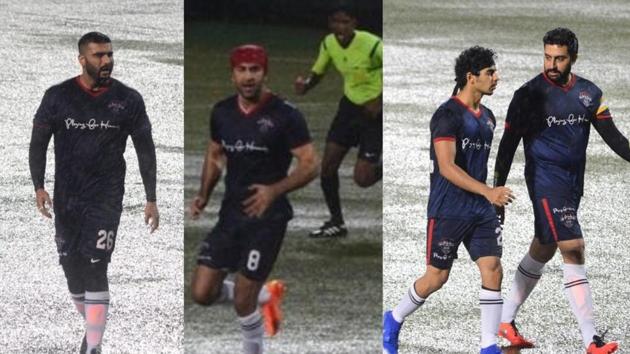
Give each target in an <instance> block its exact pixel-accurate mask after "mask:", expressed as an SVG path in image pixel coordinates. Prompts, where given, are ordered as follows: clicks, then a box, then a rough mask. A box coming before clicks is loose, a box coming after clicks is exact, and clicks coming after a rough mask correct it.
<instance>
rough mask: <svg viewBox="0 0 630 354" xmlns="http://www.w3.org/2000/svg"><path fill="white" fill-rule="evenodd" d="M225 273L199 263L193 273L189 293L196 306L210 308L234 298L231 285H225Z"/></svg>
mask: <svg viewBox="0 0 630 354" xmlns="http://www.w3.org/2000/svg"><path fill="white" fill-rule="evenodd" d="M226 276H227V272H225V271H223V270H220V269H217V268H212V267H209V266H207V265H205V264H203V263H199V264H198V265H197V267H196V268H195V270H194V271H193V276H192V281H191V283H190V292H191V295H192V298H193V301H195V302H196V303H197V304H199V305H202V306H210V305H212V304H213V303H215V302H220V301H228V299H230V298H231V299H233V298H234V286H233V283H231V284H225V283H224V279H225V277H226Z"/></svg>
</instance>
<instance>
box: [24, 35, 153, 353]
mask: <svg viewBox="0 0 630 354" xmlns="http://www.w3.org/2000/svg"><path fill="white" fill-rule="evenodd" d="M78 47H79V63H80V64H81V67H82V68H83V70H82V73H81V75H79V76H76V77H73V78H71V79H69V80H66V81H64V82H62V83H60V84H58V85H55V86H52V87H51V88H49V89H48V90H47V91H46V93H45V94H44V98H43V99H42V102H41V104H40V106H39V109H38V110H37V113H36V114H35V119H34V120H33V131H32V136H31V143H30V151H29V164H30V170H31V176H32V179H33V184H34V186H35V199H36V203H37V208H38V209H39V211H40V212H41V214H42V215H44V216H45V217H47V218H51V214H50V208H51V207H52V208H53V210H54V213H55V241H56V243H57V251H58V253H59V263H60V264H61V266H62V268H63V271H64V274H65V277H66V280H67V282H68V289H69V290H70V294H71V296H72V300H73V301H74V304H75V306H76V309H77V310H78V311H79V313H80V314H81V315H82V316H83V318H84V319H85V329H86V332H85V336H84V338H83V342H82V344H81V349H80V351H81V353H86V352H87V353H90V354H92V353H100V352H101V341H102V338H103V332H104V331H105V323H106V322H107V311H108V306H109V285H108V278H107V267H108V263H109V262H110V260H111V256H112V252H113V251H114V246H115V245H116V238H117V237H118V224H119V223H120V215H121V212H122V200H123V194H124V186H125V160H124V157H123V153H124V152H125V148H126V146H127V138H128V137H129V136H131V139H132V141H133V144H134V147H135V149H136V153H137V155H138V162H139V165H140V174H141V175H142V182H143V183H144V188H145V193H146V200H147V202H146V205H145V208H144V218H145V223H148V225H149V228H150V231H151V232H153V231H154V230H155V229H157V228H158V225H159V220H160V219H159V213H158V208H157V204H156V195H155V189H156V186H155V184H156V160H155V146H154V144H153V138H152V135H151V123H150V122H149V118H148V117H147V113H146V110H145V107H144V101H143V100H142V96H140V94H139V93H138V92H137V91H136V90H134V89H132V88H130V87H127V86H125V85H124V84H123V83H121V82H120V81H118V80H116V79H113V78H112V77H111V73H112V70H113V68H114V51H113V49H112V43H111V40H110V39H109V38H108V37H107V36H106V35H104V34H102V33H98V32H90V33H86V34H85V35H83V36H82V37H81V39H80V40H79V44H78ZM52 136H54V139H55V187H54V199H53V200H54V204H53V203H52V201H51V199H50V196H49V194H48V192H47V191H46V188H45V183H44V176H45V168H46V150H47V148H48V143H49V141H50V138H51V137H52Z"/></svg>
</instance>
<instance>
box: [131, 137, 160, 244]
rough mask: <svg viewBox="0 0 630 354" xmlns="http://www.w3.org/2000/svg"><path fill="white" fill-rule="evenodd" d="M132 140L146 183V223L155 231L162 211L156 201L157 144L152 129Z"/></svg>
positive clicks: (143, 180)
mask: <svg viewBox="0 0 630 354" xmlns="http://www.w3.org/2000/svg"><path fill="white" fill-rule="evenodd" d="M131 140H132V141H133V146H134V147H135V149H136V155H137V156H138V166H139V167H140V176H141V177H142V184H143V185H144V193H145V195H146V198H147V203H146V205H145V207H144V223H145V224H147V225H149V228H150V232H151V233H152V232H153V231H155V230H156V229H157V228H158V226H159V225H160V213H159V212H158V208H157V203H156V200H157V198H156V192H155V191H156V184H157V181H156V180H157V166H156V165H157V162H156V157H155V144H154V143H153V136H152V134H151V130H150V129H147V130H143V131H142V132H140V133H139V134H136V135H132V136H131Z"/></svg>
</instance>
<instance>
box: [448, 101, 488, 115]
mask: <svg viewBox="0 0 630 354" xmlns="http://www.w3.org/2000/svg"><path fill="white" fill-rule="evenodd" d="M451 98H452V99H454V100H455V102H457V103H459V104H460V105H461V106H463V107H464V108H466V109H467V110H468V112H470V113H472V114H473V115H474V116H475V118H479V117H481V111H482V110H483V106H482V105H479V110H478V111H477V112H475V111H473V109H472V108H470V107H468V105H467V104H465V103H464V102H462V100H460V99H459V97H457V96H452V97H451Z"/></svg>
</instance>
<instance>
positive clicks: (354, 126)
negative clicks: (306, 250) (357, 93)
mask: <svg viewBox="0 0 630 354" xmlns="http://www.w3.org/2000/svg"><path fill="white" fill-rule="evenodd" d="M357 107H359V106H357V105H355V104H353V103H352V102H350V100H348V99H347V98H346V97H345V96H344V97H342V98H341V100H340V101H339V106H338V108H337V114H336V115H335V118H334V119H333V121H332V123H331V125H330V129H329V130H328V135H327V136H326V146H325V147H324V156H323V157H322V164H321V172H320V184H321V188H322V192H323V193H324V199H325V200H326V206H327V207H328V211H329V212H330V220H328V221H326V222H325V223H324V225H322V226H321V227H320V228H318V229H317V230H314V231H313V232H311V233H310V235H309V236H311V237H339V236H345V235H346V234H347V230H346V227H345V225H344V219H343V213H342V209H341V200H340V198H339V166H341V162H342V161H343V159H344V157H345V156H346V154H347V153H348V150H349V149H350V148H351V147H352V146H355V145H357V144H358V143H359V134H358V133H359V129H358V122H359V120H358V118H360V117H358V116H357V114H356V112H357Z"/></svg>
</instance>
